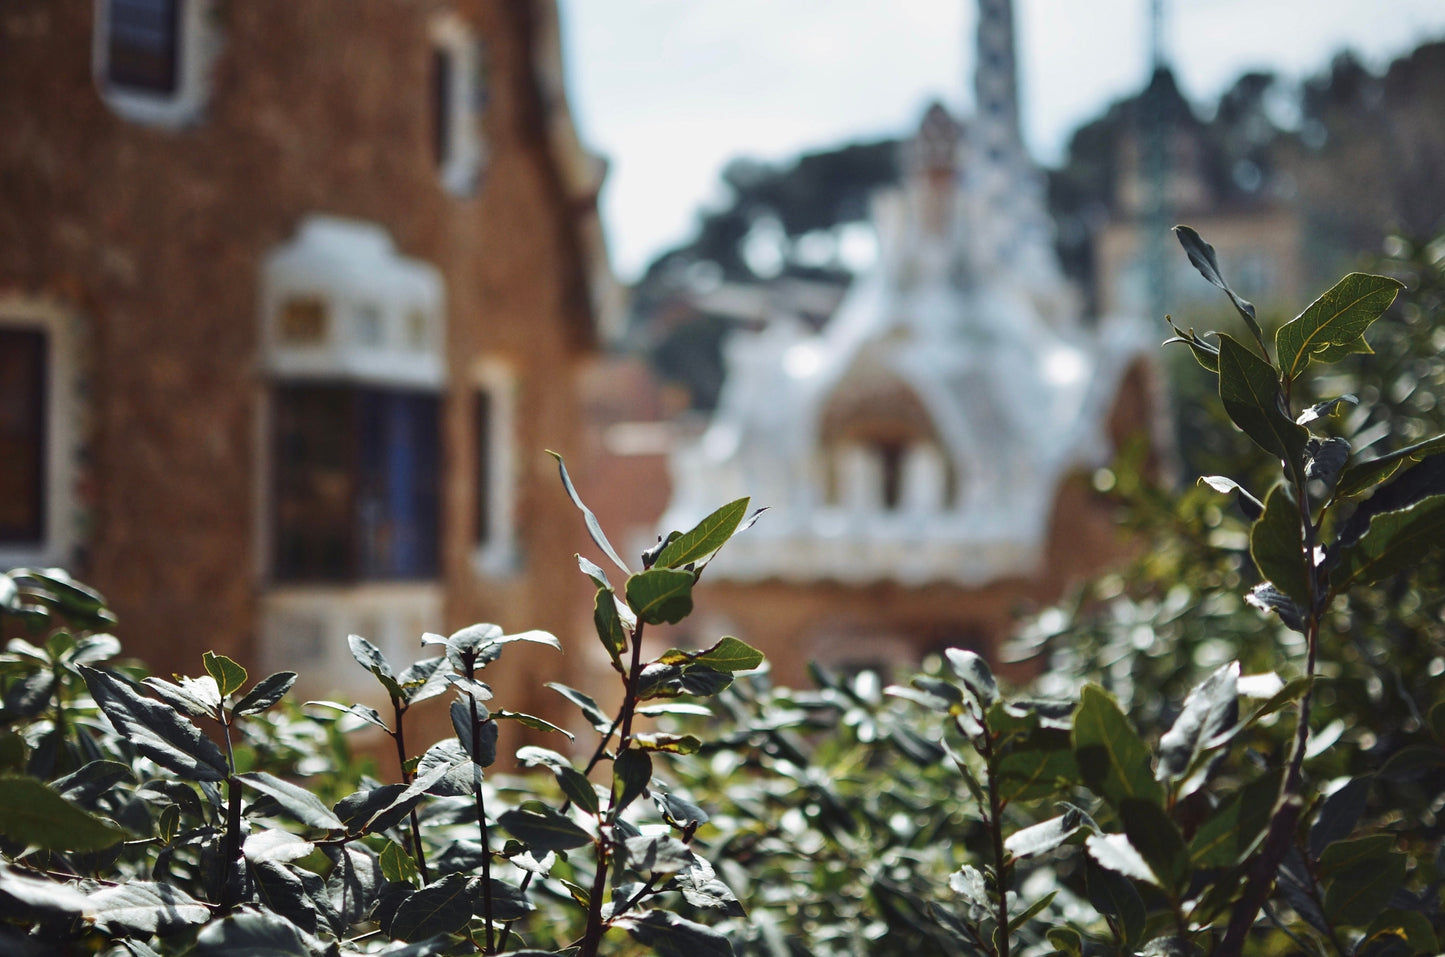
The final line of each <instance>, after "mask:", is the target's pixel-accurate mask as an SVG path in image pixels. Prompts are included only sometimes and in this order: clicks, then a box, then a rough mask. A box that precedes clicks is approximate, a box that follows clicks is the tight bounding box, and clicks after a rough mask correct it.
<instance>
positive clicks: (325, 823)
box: [236, 771, 346, 831]
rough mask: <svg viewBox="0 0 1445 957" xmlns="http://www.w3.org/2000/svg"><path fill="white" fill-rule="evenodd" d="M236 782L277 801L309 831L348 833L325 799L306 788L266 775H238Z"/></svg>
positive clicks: (256, 772)
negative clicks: (319, 829) (314, 828)
mask: <svg viewBox="0 0 1445 957" xmlns="http://www.w3.org/2000/svg"><path fill="white" fill-rule="evenodd" d="M236 778H237V779H238V780H239V781H241V783H243V784H245V785H246V786H248V787H250V788H251V789H252V790H256V791H260V792H261V793H262V794H264V795H266V796H267V797H271V798H275V800H276V802H277V803H278V804H280V805H281V808H282V810H284V811H285V812H286V813H287V814H290V815H291V816H292V817H294V818H296V820H298V821H300V822H301V823H302V824H305V825H307V826H308V827H318V828H322V829H324V830H332V831H340V830H344V829H345V827H346V826H345V825H344V824H342V823H341V819H340V818H338V817H337V816H336V815H335V814H334V813H332V811H331V808H329V807H327V806H326V805H325V804H322V803H321V799H320V798H319V797H317V796H316V795H314V794H312V793H311V792H310V791H308V790H306V789H305V788H303V787H299V786H298V785H295V784H292V783H291V782H290V781H283V780H281V779H280V778H278V777H276V776H275V775H274V774H267V773H266V772H265V771H251V772H249V773H246V774H238V775H236Z"/></svg>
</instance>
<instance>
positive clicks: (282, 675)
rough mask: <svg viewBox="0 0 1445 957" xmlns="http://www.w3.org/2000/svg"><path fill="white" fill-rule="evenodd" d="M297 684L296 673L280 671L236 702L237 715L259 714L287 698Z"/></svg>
mask: <svg viewBox="0 0 1445 957" xmlns="http://www.w3.org/2000/svg"><path fill="white" fill-rule="evenodd" d="M295 683H296V672H294V671H278V672H277V673H276V674H274V675H269V676H267V677H265V678H262V679H261V680H260V681H258V682H256V685H255V687H253V688H252V689H251V690H250V691H248V692H246V694H245V695H244V696H243V697H242V698H241V700H240V701H237V702H236V707H235V712H236V714H259V713H260V712H262V711H265V710H266V709H268V708H270V707H271V706H272V705H274V704H275V703H276V702H278V701H280V700H281V699H282V698H284V697H285V696H286V692H288V691H290V690H291V686H292V685H294V684H295Z"/></svg>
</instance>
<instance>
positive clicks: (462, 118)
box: [426, 13, 488, 196]
mask: <svg viewBox="0 0 1445 957" xmlns="http://www.w3.org/2000/svg"><path fill="white" fill-rule="evenodd" d="M430 32H431V46H430V48H429V56H428V60H427V76H426V96H427V111H426V112H427V116H428V122H429V123H430V125H431V128H430V129H429V130H428V131H427V138H426V139H427V144H428V151H429V153H430V159H431V162H432V165H433V166H435V167H436V169H437V174H438V176H439V177H440V179H441V183H442V186H443V187H444V188H445V189H446V190H447V191H448V192H450V193H452V194H454V195H457V196H470V195H472V194H474V193H475V192H476V190H477V185H478V183H479V182H480V180H481V175H482V171H483V170H484V169H485V168H486V165H487V159H488V151H487V144H486V140H485V138H484V136H483V130H482V111H483V109H484V108H485V106H486V102H487V77H486V57H485V56H484V54H483V50H482V46H481V42H480V40H479V39H478V37H477V35H476V32H475V31H474V30H473V29H472V27H471V26H470V25H469V24H468V23H467V22H466V21H465V20H463V19H462V18H461V17H459V16H457V15H456V14H455V13H448V14H445V15H443V16H440V17H437V18H436V19H435V20H433V21H432V25H431V31H430ZM442 63H445V64H446V70H445V73H446V75H445V76H442V75H441V74H442V72H443V71H442V70H440V69H439V64H442Z"/></svg>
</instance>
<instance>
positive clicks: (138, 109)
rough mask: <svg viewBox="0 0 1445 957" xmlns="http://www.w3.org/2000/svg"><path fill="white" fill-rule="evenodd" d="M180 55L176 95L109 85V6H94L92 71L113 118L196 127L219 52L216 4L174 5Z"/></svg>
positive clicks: (189, 0) (206, 0) (104, 0)
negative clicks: (176, 11) (213, 64)
mask: <svg viewBox="0 0 1445 957" xmlns="http://www.w3.org/2000/svg"><path fill="white" fill-rule="evenodd" d="M178 2H179V3H180V9H179V22H178V23H177V25H176V27H177V33H178V42H179V45H180V49H179V51H178V54H179V57H178V60H179V62H177V64H176V90H175V92H174V93H169V94H160V93H153V92H148V91H146V90H138V89H132V88H129V87H125V86H116V85H113V84H111V83H110V81H109V80H108V79H107V76H108V75H109V73H110V45H109V43H108V42H107V40H108V39H109V37H110V4H111V0H95V30H94V32H93V33H92V36H91V68H92V73H93V76H94V78H95V86H96V89H97V90H98V91H99V92H100V97H101V99H103V100H104V101H105V103H106V105H107V106H109V107H110V108H111V110H113V111H114V112H115V113H116V115H117V116H120V117H121V118H123V119H127V120H130V121H132V122H135V123H143V124H145V125H147V126H159V127H165V128H169V129H177V128H180V127H185V126H190V125H192V124H194V123H198V122H200V120H201V119H202V117H203V116H204V114H205V110H206V105H207V103H208V102H209V101H210V97H211V65H212V63H213V62H214V60H215V58H216V54H217V53H218V52H219V51H220V37H219V33H218V31H217V30H216V28H215V20H216V11H215V0H178Z"/></svg>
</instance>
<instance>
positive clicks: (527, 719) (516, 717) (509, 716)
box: [492, 708, 576, 741]
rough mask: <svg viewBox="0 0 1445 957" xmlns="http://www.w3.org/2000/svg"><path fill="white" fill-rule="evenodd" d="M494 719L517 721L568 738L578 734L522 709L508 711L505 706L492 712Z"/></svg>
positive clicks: (573, 738)
mask: <svg viewBox="0 0 1445 957" xmlns="http://www.w3.org/2000/svg"><path fill="white" fill-rule="evenodd" d="M492 720H493V721H515V722H517V723H518V724H520V725H521V726H522V727H524V728H531V729H532V730H533V731H546V732H548V733H549V734H561V735H565V736H566V737H567V740H569V741H571V740H575V738H576V736H575V735H573V734H572V732H571V731H568V730H567V729H566V728H562V727H558V726H557V725H555V724H553V723H552V722H550V721H548V720H547V719H546V718H539V717H537V716H536V715H533V714H523V713H522V712H520V711H508V710H506V709H505V708H503V709H502V710H500V711H493V712H492Z"/></svg>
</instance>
